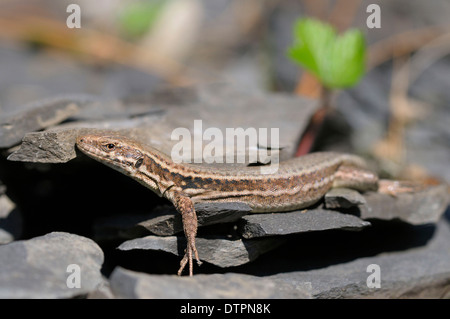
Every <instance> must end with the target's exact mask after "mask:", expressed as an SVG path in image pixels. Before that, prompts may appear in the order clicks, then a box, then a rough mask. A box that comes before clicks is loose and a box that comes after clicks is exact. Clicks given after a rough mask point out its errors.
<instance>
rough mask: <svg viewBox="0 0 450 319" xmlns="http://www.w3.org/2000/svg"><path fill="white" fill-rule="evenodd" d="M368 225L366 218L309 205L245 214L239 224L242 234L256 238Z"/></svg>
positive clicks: (358, 227)
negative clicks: (277, 211)
mask: <svg viewBox="0 0 450 319" xmlns="http://www.w3.org/2000/svg"><path fill="white" fill-rule="evenodd" d="M369 225H370V223H369V222H366V221H363V220H361V219H360V218H358V217H356V216H353V215H349V214H343V213H339V212H336V211H330V210H325V209H310V210H301V211H293V212H288V213H271V214H267V213H266V214H251V215H247V216H244V217H242V222H241V224H240V233H241V235H242V237H244V238H256V237H266V236H276V235H289V234H297V233H303V232H310V231H322V230H330V229H343V230H360V229H363V228H364V227H367V226H369Z"/></svg>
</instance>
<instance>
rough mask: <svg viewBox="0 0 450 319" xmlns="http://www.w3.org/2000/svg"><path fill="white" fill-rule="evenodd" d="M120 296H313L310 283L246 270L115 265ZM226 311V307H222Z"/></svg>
mask: <svg viewBox="0 0 450 319" xmlns="http://www.w3.org/2000/svg"><path fill="white" fill-rule="evenodd" d="M110 284H111V290H112V293H113V294H114V296H116V297H117V298H133V299H135V298H151V299H159V298H163V299H205V298H208V299H209V298H226V299H244V298H251V299H273V298H286V299H287V298H310V296H311V295H310V286H309V285H308V284H305V285H302V284H299V285H297V286H296V287H294V286H292V285H290V284H286V283H284V282H283V281H280V280H276V279H275V280H273V279H268V278H261V277H254V276H250V275H243V274H233V273H228V274H213V275H195V276H194V277H178V276H173V275H159V276H158V275H148V274H145V273H139V272H134V271H131V270H127V269H124V268H121V267H116V268H115V269H114V271H113V273H112V274H111V277H110ZM222 311H223V309H222Z"/></svg>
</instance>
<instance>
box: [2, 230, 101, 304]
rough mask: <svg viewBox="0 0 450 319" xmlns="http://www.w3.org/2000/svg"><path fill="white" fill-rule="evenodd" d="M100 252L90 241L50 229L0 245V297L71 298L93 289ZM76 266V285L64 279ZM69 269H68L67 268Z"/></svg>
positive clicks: (67, 278)
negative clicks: (51, 231)
mask: <svg viewBox="0 0 450 319" xmlns="http://www.w3.org/2000/svg"><path fill="white" fill-rule="evenodd" d="M102 263H103V252H102V250H101V249H100V247H99V246H98V245H97V244H96V243H95V242H93V241H92V240H90V239H88V238H85V237H82V236H78V235H73V234H69V233H62V232H53V233H50V234H47V235H44V236H40V237H35V238H32V239H29V240H22V241H15V242H12V243H9V244H5V245H1V246H0V264H1V265H2V266H1V268H0V298H71V297H75V296H81V295H85V294H87V293H88V292H90V291H93V290H94V289H95V288H96V287H97V285H99V284H100V283H101V282H102V280H103V279H102V276H101V273H100V268H101V266H102ZM73 264H75V265H78V266H79V267H80V276H81V277H80V288H69V287H68V285H67V282H68V281H69V282H70V283H73V281H71V279H73V277H70V278H69V276H71V275H73V274H75V272H74V270H71V269H70V268H69V269H68V266H69V265H73ZM68 270H69V271H68Z"/></svg>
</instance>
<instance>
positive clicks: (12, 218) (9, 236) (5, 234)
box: [0, 191, 22, 244]
mask: <svg viewBox="0 0 450 319" xmlns="http://www.w3.org/2000/svg"><path fill="white" fill-rule="evenodd" d="M21 234H22V214H21V213H20V211H19V210H18V209H17V208H16V205H15V204H14V203H13V202H12V201H11V200H10V199H9V198H8V196H6V195H5V194H1V191H0V244H6V243H9V242H11V241H13V240H15V239H17V238H19V237H20V236H21Z"/></svg>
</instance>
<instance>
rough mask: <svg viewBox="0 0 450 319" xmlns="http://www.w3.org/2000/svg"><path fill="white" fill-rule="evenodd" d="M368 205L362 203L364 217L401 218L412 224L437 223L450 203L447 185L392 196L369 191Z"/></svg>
mask: <svg viewBox="0 0 450 319" xmlns="http://www.w3.org/2000/svg"><path fill="white" fill-rule="evenodd" d="M364 198H365V199H366V201H367V205H361V206H359V207H360V211H361V215H360V217H361V218H362V219H380V220H393V219H397V220H401V221H404V222H407V223H409V224H412V225H421V224H428V223H436V222H437V221H438V220H439V218H440V217H441V216H442V214H443V213H444V212H445V209H446V208H447V206H448V203H449V194H448V190H447V185H444V184H442V185H438V186H431V187H428V188H426V189H424V190H422V191H416V192H412V193H403V194H398V195H396V196H391V195H387V194H382V193H375V192H369V193H366V194H365V195H364Z"/></svg>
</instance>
